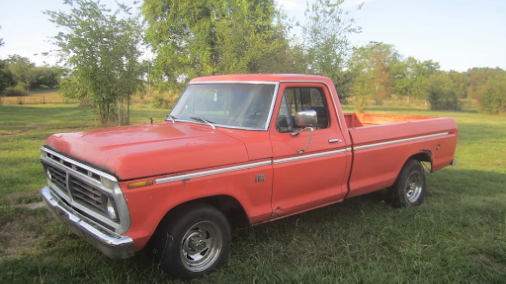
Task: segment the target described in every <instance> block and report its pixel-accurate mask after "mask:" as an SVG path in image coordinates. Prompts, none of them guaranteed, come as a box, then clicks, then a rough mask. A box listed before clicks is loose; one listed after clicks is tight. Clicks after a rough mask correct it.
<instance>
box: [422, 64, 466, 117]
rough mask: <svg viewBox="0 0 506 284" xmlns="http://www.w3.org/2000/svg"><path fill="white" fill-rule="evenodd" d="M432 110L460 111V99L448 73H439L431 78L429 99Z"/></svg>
mask: <svg viewBox="0 0 506 284" xmlns="http://www.w3.org/2000/svg"><path fill="white" fill-rule="evenodd" d="M427 100H428V101H429V103H430V109H431V110H459V109H460V105H459V98H458V97H457V94H456V93H455V86H454V84H453V81H452V79H451V78H450V76H449V75H448V73H446V72H444V71H438V72H436V73H434V74H433V75H431V76H430V77H429V84H428V97H427Z"/></svg>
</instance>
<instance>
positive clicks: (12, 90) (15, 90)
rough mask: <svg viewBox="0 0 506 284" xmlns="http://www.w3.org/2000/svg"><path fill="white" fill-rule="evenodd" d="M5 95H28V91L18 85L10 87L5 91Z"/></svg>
mask: <svg viewBox="0 0 506 284" xmlns="http://www.w3.org/2000/svg"><path fill="white" fill-rule="evenodd" d="M3 95H4V96H7V97H20V96H28V93H27V92H26V91H25V89H24V88H23V87H21V86H16V87H8V88H6V89H5V91H4V92H3Z"/></svg>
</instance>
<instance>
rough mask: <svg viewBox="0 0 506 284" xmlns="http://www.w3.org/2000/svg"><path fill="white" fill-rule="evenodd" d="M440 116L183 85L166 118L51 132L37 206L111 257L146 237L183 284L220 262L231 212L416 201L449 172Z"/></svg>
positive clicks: (329, 90) (242, 78)
mask: <svg viewBox="0 0 506 284" xmlns="http://www.w3.org/2000/svg"><path fill="white" fill-rule="evenodd" d="M457 133H458V130H457V125H456V123H455V121H454V120H453V119H452V118H446V117H425V116H398V115H397V116H396V115H374V114H354V113H343V111H342V110H341V105H340V103H339V98H338V95H337V93H336V90H335V88H334V84H333V83H332V81H331V80H330V79H328V78H325V77H321V76H310V75H273V74H269V75H268V74H265V75H264V74H259V75H227V76H213V77H203V78H197V79H193V80H192V81H191V82H190V83H189V86H188V88H187V89H186V91H185V92H184V94H183V95H182V97H181V98H180V100H179V102H178V103H177V105H176V106H175V107H174V109H173V110H172V112H171V114H170V115H168V116H167V119H166V120H165V121H164V122H161V123H155V124H150V125H142V126H128V127H118V128H108V129H101V130H93V131H86V132H75V133H63V134H54V135H51V136H50V137H49V138H48V139H47V141H46V143H45V145H44V146H43V147H42V148H41V150H42V151H41V160H42V164H43V166H44V170H45V173H46V175H47V182H48V186H47V187H44V188H43V189H42V196H43V199H44V200H45V201H46V203H47V204H48V207H49V209H50V211H52V212H53V213H54V214H55V215H56V216H57V218H58V219H59V220H60V221H61V222H63V223H64V224H66V225H67V226H68V227H69V228H70V229H71V230H72V231H73V232H74V233H76V234H77V235H79V236H81V237H82V238H83V239H85V240H86V241H87V242H89V243H90V244H92V245H93V246H95V247H96V248H97V249H98V250H100V251H101V252H102V253H104V254H106V255H107V256H109V257H111V258H127V257H131V256H133V255H134V253H135V252H136V251H139V250H141V249H143V248H144V247H145V246H146V244H147V243H148V241H151V243H152V244H153V246H154V247H155V251H156V252H157V254H158V257H159V258H160V263H161V267H162V269H163V270H164V271H165V272H166V273H167V274H169V275H171V276H174V277H180V278H194V277H199V276H202V275H203V274H206V273H209V272H211V271H213V270H215V269H216V268H218V267H219V266H220V265H222V264H223V263H224V262H225V260H226V258H227V256H228V254H229V250H230V240H231V235H230V225H229V222H228V219H227V217H228V216H229V214H230V212H234V213H233V214H234V215H237V212H240V213H241V214H243V215H244V216H245V217H246V218H247V220H248V221H249V223H250V224H251V225H257V224H260V223H264V222H269V221H273V220H276V219H280V218H283V217H286V216H290V215H293V214H297V213H301V212H304V211H307V210H311V209H315V208H318V207H322V206H325V205H329V204H333V203H337V202H341V201H343V200H345V199H347V198H351V197H354V196H358V195H362V194H367V193H370V192H373V191H377V190H380V189H384V188H388V189H387V192H388V195H387V196H389V198H390V200H391V202H392V204H393V205H394V206H396V207H410V206H417V205H419V204H420V203H421V202H422V200H423V198H424V195H425V191H426V184H425V175H424V168H423V166H422V163H421V162H426V163H427V164H429V165H430V171H431V172H435V171H437V170H440V169H442V168H443V167H445V166H448V165H454V164H455V161H456V160H455V159H454V153H455V147H456V144H457Z"/></svg>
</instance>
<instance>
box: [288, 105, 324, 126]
mask: <svg viewBox="0 0 506 284" xmlns="http://www.w3.org/2000/svg"><path fill="white" fill-rule="evenodd" d="M293 120H294V124H295V127H299V128H302V127H311V126H315V125H316V123H318V117H317V114H316V111H315V110H312V109H311V110H301V111H298V112H296V113H295V116H294V118H293Z"/></svg>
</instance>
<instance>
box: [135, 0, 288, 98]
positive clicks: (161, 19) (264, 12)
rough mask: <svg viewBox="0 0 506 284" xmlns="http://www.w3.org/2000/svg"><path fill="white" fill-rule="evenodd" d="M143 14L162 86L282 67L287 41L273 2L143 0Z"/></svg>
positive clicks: (174, 87)
mask: <svg viewBox="0 0 506 284" xmlns="http://www.w3.org/2000/svg"><path fill="white" fill-rule="evenodd" d="M143 14H144V16H145V19H146V21H147V22H148V25H149V27H148V28H147V31H146V39H147V41H148V42H149V44H150V45H151V46H152V48H153V50H154V52H155V53H156V60H155V62H154V67H155V68H154V75H155V77H156V79H157V82H158V86H161V87H162V88H172V89H180V88H181V87H182V86H184V85H185V84H186V82H188V81H189V80H190V79H192V78H194V77H198V76H206V75H217V74H224V73H256V72H265V71H268V72H276V71H278V70H279V69H278V67H281V66H284V62H283V61H284V57H283V52H282V51H284V50H287V48H288V43H287V41H286V39H285V38H284V27H283V26H282V25H281V24H280V22H281V21H277V19H279V17H280V14H279V13H278V11H277V10H276V9H275V3H274V1H273V0H253V1H251V0H196V1H189V0H186V1H175V0H162V1H160V0H146V1H144V4H143ZM276 23H277V24H276ZM278 63H279V64H278ZM280 69H281V68H280Z"/></svg>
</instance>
